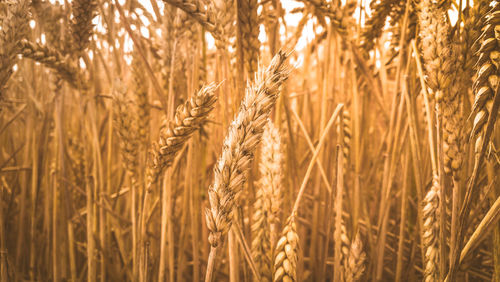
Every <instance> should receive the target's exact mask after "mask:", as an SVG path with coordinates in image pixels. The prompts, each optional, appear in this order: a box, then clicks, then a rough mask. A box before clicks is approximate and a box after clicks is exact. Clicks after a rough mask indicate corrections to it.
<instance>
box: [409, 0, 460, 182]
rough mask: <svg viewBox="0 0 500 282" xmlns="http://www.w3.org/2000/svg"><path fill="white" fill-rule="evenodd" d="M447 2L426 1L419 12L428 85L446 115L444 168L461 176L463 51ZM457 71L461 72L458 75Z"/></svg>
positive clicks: (444, 126)
mask: <svg viewBox="0 0 500 282" xmlns="http://www.w3.org/2000/svg"><path fill="white" fill-rule="evenodd" d="M444 6H445V5H441V6H440V5H439V3H435V2H432V1H428V0H426V1H422V3H421V12H420V15H419V19H420V27H421V37H422V46H426V47H425V48H424V49H423V57H424V62H425V68H426V75H427V84H428V86H429V87H430V88H431V90H432V93H434V95H435V98H436V101H437V103H438V104H439V108H440V114H442V124H443V152H444V167H445V172H446V173H447V174H452V173H453V175H454V176H455V177H457V175H458V174H457V173H456V172H457V171H458V170H459V169H460V167H461V165H462V153H461V149H460V148H461V144H460V142H461V117H460V111H459V105H460V101H459V95H458V94H459V92H461V91H462V89H460V85H461V84H459V83H457V79H458V78H459V77H460V76H461V74H460V70H461V68H460V67H459V61H460V60H459V52H458V48H457V46H456V45H455V44H453V43H452V42H451V41H450V40H449V38H450V34H449V30H450V27H449V23H448V21H447V19H446V8H445V7H444ZM457 72H458V73H459V74H458V75H457Z"/></svg>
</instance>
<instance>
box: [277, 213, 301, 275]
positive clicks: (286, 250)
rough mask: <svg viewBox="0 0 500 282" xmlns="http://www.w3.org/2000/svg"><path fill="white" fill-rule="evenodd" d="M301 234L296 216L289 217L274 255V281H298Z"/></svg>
mask: <svg viewBox="0 0 500 282" xmlns="http://www.w3.org/2000/svg"><path fill="white" fill-rule="evenodd" d="M298 243H299V235H298V234H297V226H296V225H295V216H294V215H292V216H290V218H288V220H287V223H286V225H285V228H283V232H282V235H281V238H280V239H279V240H278V243H277V245H276V250H275V254H276V255H275V256H274V270H273V282H278V281H283V282H294V281H297V247H298Z"/></svg>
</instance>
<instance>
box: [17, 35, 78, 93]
mask: <svg viewBox="0 0 500 282" xmlns="http://www.w3.org/2000/svg"><path fill="white" fill-rule="evenodd" d="M20 47H21V50H20V53H21V54H22V55H23V57H25V58H30V59H32V60H35V61H37V62H39V63H41V64H43V65H45V66H46V67H48V68H50V69H53V70H54V71H55V72H56V73H57V75H58V76H59V77H61V78H62V79H64V80H65V81H66V82H68V83H69V84H70V85H71V86H72V87H73V88H76V89H86V88H87V87H88V85H87V82H86V80H85V79H84V76H83V74H82V73H80V71H79V70H78V67H77V66H76V65H74V64H72V63H71V62H70V61H69V60H67V58H65V57H63V56H62V55H61V54H60V53H59V52H58V51H57V50H55V49H52V48H49V47H48V46H45V45H41V44H38V43H32V42H29V41H28V40H26V39H23V40H21V42H20Z"/></svg>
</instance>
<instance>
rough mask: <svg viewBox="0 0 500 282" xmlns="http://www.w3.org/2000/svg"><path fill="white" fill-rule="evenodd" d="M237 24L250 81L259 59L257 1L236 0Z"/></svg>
mask: <svg viewBox="0 0 500 282" xmlns="http://www.w3.org/2000/svg"><path fill="white" fill-rule="evenodd" d="M238 1H239V2H240V5H239V7H238V8H239V9H238V24H239V26H240V29H239V30H240V32H241V43H242V47H243V53H244V61H245V67H246V70H247V74H248V78H249V79H252V78H253V74H254V73H255V71H256V70H257V59H258V57H259V48H260V42H259V20H258V17H257V8H258V6H257V0H238Z"/></svg>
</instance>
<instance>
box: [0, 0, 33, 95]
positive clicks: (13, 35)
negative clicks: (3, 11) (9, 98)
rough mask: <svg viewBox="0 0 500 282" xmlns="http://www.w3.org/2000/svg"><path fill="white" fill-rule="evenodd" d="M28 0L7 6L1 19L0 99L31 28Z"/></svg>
mask: <svg viewBox="0 0 500 282" xmlns="http://www.w3.org/2000/svg"><path fill="white" fill-rule="evenodd" d="M28 22H29V20H28V1H26V0H21V1H19V2H18V3H17V4H12V5H11V6H9V7H8V8H7V15H6V17H5V18H4V19H3V20H2V21H1V27H2V28H1V29H0V99H1V98H2V97H3V96H4V95H3V92H4V88H5V85H6V84H7V81H8V80H9V78H10V77H11V76H12V72H13V70H12V68H13V67H14V64H15V63H16V55H17V54H18V53H19V50H20V46H19V42H20V41H21V39H23V38H24V37H25V36H26V35H27V32H28V30H29V26H28Z"/></svg>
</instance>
